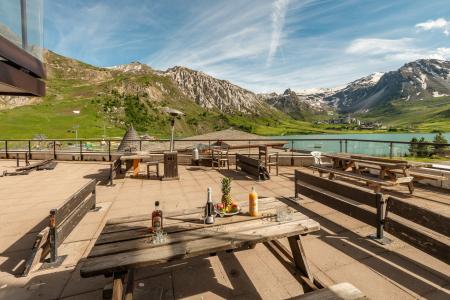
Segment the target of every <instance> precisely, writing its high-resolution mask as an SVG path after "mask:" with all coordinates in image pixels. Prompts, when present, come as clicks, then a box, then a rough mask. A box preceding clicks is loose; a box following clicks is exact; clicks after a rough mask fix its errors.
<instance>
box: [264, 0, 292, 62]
mask: <svg viewBox="0 0 450 300" xmlns="http://www.w3.org/2000/svg"><path fill="white" fill-rule="evenodd" d="M288 5H289V0H275V2H274V3H273V6H274V10H273V12H272V38H271V39H270V48H269V55H268V57H267V65H269V66H270V65H271V64H272V60H273V57H274V56H275V54H276V53H277V50H278V47H279V46H280V40H281V37H282V34H283V27H284V20H285V17H286V12H287V8H288Z"/></svg>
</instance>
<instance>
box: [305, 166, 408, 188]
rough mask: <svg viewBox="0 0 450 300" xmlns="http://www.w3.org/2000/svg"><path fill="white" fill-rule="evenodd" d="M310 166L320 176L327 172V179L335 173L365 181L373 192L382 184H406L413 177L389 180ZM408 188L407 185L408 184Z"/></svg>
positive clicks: (334, 175) (334, 176)
mask: <svg viewBox="0 0 450 300" xmlns="http://www.w3.org/2000/svg"><path fill="white" fill-rule="evenodd" d="M311 168H313V169H315V170H317V171H318V172H319V174H320V176H322V174H324V173H328V174H329V176H328V178H329V179H331V180H332V179H334V178H336V175H339V176H342V177H347V178H350V179H355V180H361V181H365V182H366V184H367V186H369V187H371V188H373V190H374V192H376V193H379V192H380V191H381V187H382V186H396V185H399V184H402V183H405V184H408V183H410V182H412V180H413V177H411V176H406V177H399V178H396V179H390V180H384V179H380V178H375V177H371V176H366V175H362V174H356V173H352V172H346V171H342V170H338V169H333V168H325V167H318V166H312V167H311ZM408 188H409V186H408ZM413 192H414V190H411V189H410V193H411V194H412V193H413Z"/></svg>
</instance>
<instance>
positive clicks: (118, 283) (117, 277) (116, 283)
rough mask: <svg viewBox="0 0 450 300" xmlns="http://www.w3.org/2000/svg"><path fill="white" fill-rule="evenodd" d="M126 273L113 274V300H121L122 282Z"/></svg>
mask: <svg viewBox="0 0 450 300" xmlns="http://www.w3.org/2000/svg"><path fill="white" fill-rule="evenodd" d="M125 275H126V272H119V273H114V280H113V294H112V299H113V300H122V297H123V282H124V279H125Z"/></svg>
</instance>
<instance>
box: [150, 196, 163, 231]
mask: <svg viewBox="0 0 450 300" xmlns="http://www.w3.org/2000/svg"><path fill="white" fill-rule="evenodd" d="M162 228H163V213H162V210H160V209H159V201H155V210H154V211H153V212H152V230H153V232H156V231H158V230H161V229H162Z"/></svg>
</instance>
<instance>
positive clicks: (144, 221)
mask: <svg viewBox="0 0 450 300" xmlns="http://www.w3.org/2000/svg"><path fill="white" fill-rule="evenodd" d="M282 205H284V204H283V203H282V202H280V201H279V200H278V199H276V198H273V197H268V198H260V199H259V200H258V206H259V211H260V212H261V213H266V212H267V211H270V210H273V209H274V208H276V207H277V206H282ZM239 206H240V207H241V209H242V212H244V213H245V212H246V211H247V210H248V209H247V208H248V201H245V202H240V203H239ZM203 211H204V208H194V209H186V210H182V211H174V212H170V211H169V212H166V213H165V214H164V219H165V224H168V223H170V224H171V225H173V224H177V223H181V222H185V221H186V220H191V221H192V219H198V220H200V217H201V214H202V213H203ZM242 217H245V216H243V215H238V216H233V217H228V218H224V219H220V218H217V219H216V221H217V222H219V223H223V222H226V221H230V222H232V221H234V220H235V219H236V218H242ZM149 226H150V215H148V214H145V215H140V216H135V217H124V218H115V219H111V220H108V221H107V223H106V225H105V228H104V229H103V231H102V234H106V233H113V232H119V231H127V230H134V229H140V228H148V227H149Z"/></svg>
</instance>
